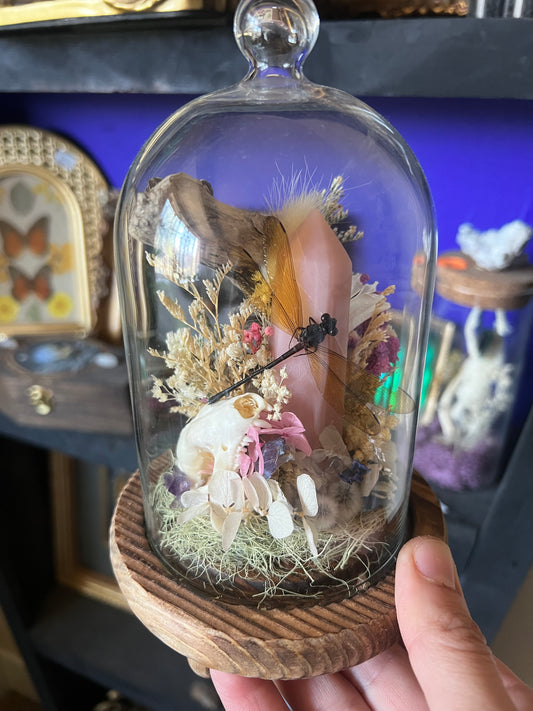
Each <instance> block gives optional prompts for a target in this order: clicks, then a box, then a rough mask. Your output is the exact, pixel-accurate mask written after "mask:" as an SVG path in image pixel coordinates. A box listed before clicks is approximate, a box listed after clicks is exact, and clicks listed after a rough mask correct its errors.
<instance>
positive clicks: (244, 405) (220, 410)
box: [176, 393, 268, 486]
mask: <svg viewBox="0 0 533 711" xmlns="http://www.w3.org/2000/svg"><path fill="white" fill-rule="evenodd" d="M267 409H268V404H267V403H266V401H265V400H264V399H263V398H262V397H261V396H260V395H256V394H255V393H246V394H245V395H237V396H236V397H232V398H229V399H227V400H220V401H219V402H216V403H213V404H212V405H204V406H203V407H202V409H201V410H200V412H199V413H198V414H197V415H196V417H194V418H193V419H192V420H191V421H190V422H189V423H187V425H185V427H184V428H183V429H182V431H181V434H180V437H179V439H178V444H177V446H176V465H177V466H178V467H179V469H180V470H181V471H182V472H183V473H184V474H185V475H186V476H187V477H188V478H189V479H190V481H191V483H192V484H193V486H200V485H201V484H203V483H204V482H205V481H206V480H207V479H208V478H209V476H210V474H211V473H212V472H213V471H219V470H235V469H236V467H237V464H238V462H237V459H238V455H239V452H240V450H241V449H242V447H243V439H244V437H245V435H246V432H247V431H248V428H249V427H250V425H252V424H253V423H254V422H255V421H256V420H257V419H258V417H259V414H260V413H261V412H262V411H263V410H267Z"/></svg>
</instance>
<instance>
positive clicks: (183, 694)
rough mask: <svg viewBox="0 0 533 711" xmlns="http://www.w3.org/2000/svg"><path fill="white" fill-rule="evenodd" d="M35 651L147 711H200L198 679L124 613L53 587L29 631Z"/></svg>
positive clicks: (152, 636)
mask: <svg viewBox="0 0 533 711" xmlns="http://www.w3.org/2000/svg"><path fill="white" fill-rule="evenodd" d="M30 635H31V639H32V641H33V644H34V645H35V648H36V650H37V652H38V653H39V654H40V655H41V656H43V657H45V658H46V659H49V660H52V661H54V662H55V663H57V664H60V665H61V666H63V667H66V668H67V669H70V670H71V671H73V672H75V673H77V674H80V675H83V676H86V677H88V678H90V679H92V680H93V681H96V682H97V683H98V684H100V685H102V686H103V687H106V688H109V689H120V691H121V693H122V694H124V695H126V696H128V698H130V699H132V700H134V701H136V702H137V703H138V704H144V705H146V706H147V707H149V708H150V710H151V711H200V709H201V708H202V707H201V706H200V705H199V704H198V703H196V702H195V701H194V700H193V699H192V698H190V688H191V685H192V684H193V683H194V682H196V681H197V680H198V677H197V676H196V675H195V674H194V672H193V671H192V670H191V669H190V667H189V666H188V664H187V662H186V661H185V659H182V658H181V657H180V656H179V655H177V654H176V653H175V652H174V651H173V650H171V649H170V648H169V647H167V646H165V645H164V644H163V643H162V642H160V641H159V640H158V639H157V638H156V637H154V635H152V634H151V633H150V632H148V630H147V629H146V628H145V627H143V625H142V624H141V623H140V622H139V621H138V620H137V618H136V617H134V616H133V615H132V614H130V613H128V612H123V611H121V610H117V609H116V608H113V607H110V606H108V605H106V604H103V603H100V602H98V601H95V600H90V599H88V598H85V597H82V596H81V595H78V594H77V593H74V592H71V591H68V590H65V589H62V588H57V589H56V590H55V591H54V593H53V594H52V595H51V597H50V598H49V600H48V602H47V605H46V608H45V610H44V612H43V614H42V615H41V617H40V619H39V621H38V622H37V623H36V624H35V625H34V626H33V628H32V629H31V631H30Z"/></svg>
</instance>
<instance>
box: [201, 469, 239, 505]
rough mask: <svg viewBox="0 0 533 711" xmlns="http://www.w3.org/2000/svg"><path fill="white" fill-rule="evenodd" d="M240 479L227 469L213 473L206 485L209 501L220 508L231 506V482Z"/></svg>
mask: <svg viewBox="0 0 533 711" xmlns="http://www.w3.org/2000/svg"><path fill="white" fill-rule="evenodd" d="M233 479H240V476H239V475H238V474H237V473H236V472H232V471H230V470H228V469H219V470H217V471H214V472H213V474H212V476H211V479H210V480H209V483H208V485H207V488H208V491H209V500H210V501H214V502H215V503H217V504H220V505H221V506H231V505H232V504H233V503H234V502H233V489H232V480H233Z"/></svg>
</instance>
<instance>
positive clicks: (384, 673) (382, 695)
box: [343, 644, 429, 711]
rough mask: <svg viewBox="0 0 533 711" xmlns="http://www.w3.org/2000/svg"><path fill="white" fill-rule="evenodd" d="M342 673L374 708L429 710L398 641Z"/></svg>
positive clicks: (397, 710) (412, 710) (381, 710)
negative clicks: (375, 655)
mask: <svg viewBox="0 0 533 711" xmlns="http://www.w3.org/2000/svg"><path fill="white" fill-rule="evenodd" d="M343 674H344V676H345V677H346V678H348V679H350V681H352V683H353V684H354V685H355V686H357V687H358V688H359V689H360V691H361V693H362V694H363V695H364V698H365V699H366V701H367V703H368V704H369V705H370V707H371V708H373V709H379V711H405V710H406V709H409V711H429V709H428V705H427V703H426V698H425V696H424V694H423V692H422V689H421V688H420V685H419V683H418V681H417V679H416V677H415V675H414V673H413V670H412V669H411V664H410V662H409V659H408V657H407V653H406V651H405V649H404V648H403V647H401V646H400V645H399V644H396V645H394V646H393V647H391V648H390V649H387V650H386V651H385V652H382V653H381V654H379V655H378V656H377V657H374V658H373V659H369V660H368V661H366V662H363V664H359V665H358V666H356V667H352V668H351V669H347V670H345V671H344V672H343Z"/></svg>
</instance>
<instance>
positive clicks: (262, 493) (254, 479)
mask: <svg viewBox="0 0 533 711" xmlns="http://www.w3.org/2000/svg"><path fill="white" fill-rule="evenodd" d="M248 481H249V482H250V483H251V484H252V486H253V487H254V489H255V491H256V493H257V498H258V500H259V501H258V507H257V508H258V511H259V513H262V512H263V513H266V512H267V511H268V510H269V508H270V504H271V503H272V492H271V491H270V487H269V486H268V483H267V480H266V479H265V478H264V477H262V476H261V475H260V474H253V475H252V476H251V477H249V478H248Z"/></svg>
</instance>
